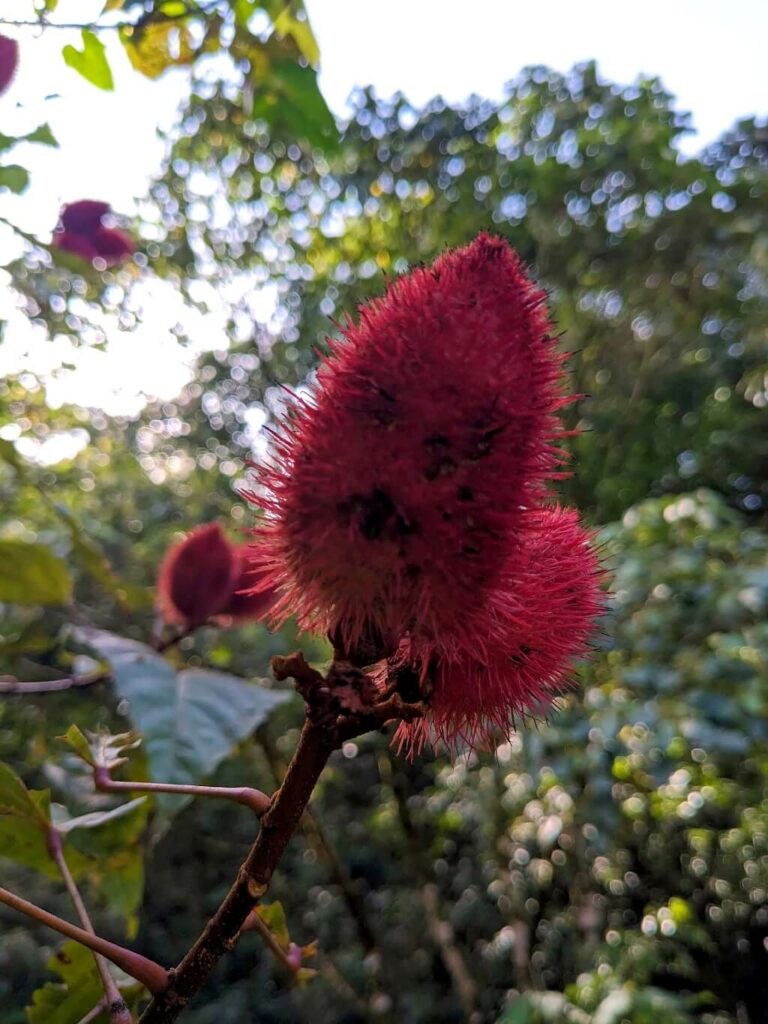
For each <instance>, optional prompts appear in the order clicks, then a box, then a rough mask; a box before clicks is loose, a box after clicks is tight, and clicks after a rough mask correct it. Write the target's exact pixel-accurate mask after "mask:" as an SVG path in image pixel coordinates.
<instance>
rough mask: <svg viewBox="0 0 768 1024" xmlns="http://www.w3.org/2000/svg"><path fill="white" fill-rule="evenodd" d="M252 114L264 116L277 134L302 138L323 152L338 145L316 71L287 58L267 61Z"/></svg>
mask: <svg viewBox="0 0 768 1024" xmlns="http://www.w3.org/2000/svg"><path fill="white" fill-rule="evenodd" d="M253 114H254V117H260V118H264V120H265V121H267V123H268V124H269V125H270V128H271V129H272V132H273V133H274V134H276V135H278V136H289V137H292V138H299V139H305V140H306V141H307V142H309V143H310V144H311V145H313V146H318V147H319V148H321V149H324V150H326V151H329V150H333V149H335V148H337V146H338V139H339V133H338V128H337V127H336V121H335V120H334V117H333V114H332V113H331V111H330V110H329V109H328V104H327V103H326V102H325V99H324V98H323V94H322V93H321V92H320V87H319V86H318V84H317V73H316V72H315V71H314V70H313V69H312V68H309V67H307V68H303V67H301V66H300V65H299V64H297V63H296V62H295V61H293V60H290V59H289V58H286V57H276V58H273V59H272V60H271V61H270V65H269V74H268V76H267V78H266V80H265V81H264V82H263V83H262V82H257V84H256V95H255V97H254V103H253Z"/></svg>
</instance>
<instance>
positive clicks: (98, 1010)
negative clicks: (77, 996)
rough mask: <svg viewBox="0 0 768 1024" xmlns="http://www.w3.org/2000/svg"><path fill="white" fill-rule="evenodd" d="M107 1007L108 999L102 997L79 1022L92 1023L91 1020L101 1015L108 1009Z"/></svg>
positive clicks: (79, 1023)
mask: <svg viewBox="0 0 768 1024" xmlns="http://www.w3.org/2000/svg"><path fill="white" fill-rule="evenodd" d="M106 1008H107V1003H106V1000H105V999H102V1000H101V1001H100V1002H98V1003H96V1005H95V1006H94V1008H93V1009H92V1010H91V1011H90V1012H89V1013H86V1015H85V1016H84V1017H81V1018H80V1020H79V1021H78V1022H77V1024H91V1021H94V1020H96V1018H97V1017H100V1016H101V1015H102V1013H103V1012H104V1011H105V1010H106Z"/></svg>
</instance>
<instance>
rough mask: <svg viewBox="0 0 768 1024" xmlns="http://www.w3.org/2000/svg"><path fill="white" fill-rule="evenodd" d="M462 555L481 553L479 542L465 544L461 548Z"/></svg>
mask: <svg viewBox="0 0 768 1024" xmlns="http://www.w3.org/2000/svg"><path fill="white" fill-rule="evenodd" d="M461 553H462V555H479V554H480V548H479V547H478V546H477V544H465V545H464V546H463V547H462V549H461Z"/></svg>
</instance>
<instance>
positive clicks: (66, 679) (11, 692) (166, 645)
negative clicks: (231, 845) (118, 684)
mask: <svg viewBox="0 0 768 1024" xmlns="http://www.w3.org/2000/svg"><path fill="white" fill-rule="evenodd" d="M0 220H2V218H0ZM192 632H194V630H192V629H183V630H181V631H180V632H178V633H176V634H174V635H173V636H171V637H168V639H166V640H158V641H157V642H156V643H155V644H154V645H153V646H154V649H155V650H156V651H157V653H158V654H162V653H163V652H165V651H167V650H170V648H171V647H175V646H176V644H178V643H179V642H180V641H181V640H183V639H184V638H185V637H187V636H190V635H191V633H192ZM111 675H112V673H111V672H105V671H104V670H103V669H99V670H98V671H97V672H88V673H84V674H83V675H73V676H62V678H61V679H43V680H40V681H34V682H21V681H20V680H18V679H15V678H14V677H12V676H0V696H8V697H20V696H30V695H31V694H35V693H59V692H61V691H62V690H84V689H86V687H89V686H95V684H96V683H105V682H107V680H109V679H110V678H111Z"/></svg>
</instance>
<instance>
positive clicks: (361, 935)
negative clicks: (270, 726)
mask: <svg viewBox="0 0 768 1024" xmlns="http://www.w3.org/2000/svg"><path fill="white" fill-rule="evenodd" d="M258 739H259V743H260V744H261V749H262V750H263V752H264V756H265V757H266V759H267V764H268V765H269V768H270V771H271V772H272V775H273V776H274V779H275V782H277V784H278V785H279V784H280V780H281V779H282V777H283V776H284V775H285V764H284V762H283V761H282V758H281V757H280V755H279V753H278V751H277V749H276V748H275V744H274V743H273V741H272V738H271V736H270V735H269V732H268V730H267V728H262V729H261V730H260V731H259V733H258ZM301 824H302V829H303V831H304V834H305V835H306V837H307V839H308V840H309V843H310V845H311V846H312V848H313V849H314V851H315V853H316V854H317V855H318V856H319V857H320V859H321V860H323V861H325V863H326V865H327V867H328V869H329V870H330V873H331V877H332V879H333V881H334V882H335V883H336V885H338V887H339V889H340V890H341V894H342V896H343V898H344V902H345V903H346V905H347V909H348V911H349V915H350V917H351V918H352V920H353V922H354V924H355V929H356V931H357V936H358V939H359V940H360V944H361V946H362V947H363V949H364V950H365V951H366V953H372V952H373V951H374V950H376V949H377V942H376V936H375V935H374V933H373V928H372V926H371V923H370V921H369V920H368V913H367V911H366V908H365V903H364V901H363V898H362V896H361V895H360V893H359V892H358V891H357V889H356V888H355V885H354V882H353V881H352V877H351V876H350V874H349V871H348V870H347V866H346V864H344V863H343V862H342V861H341V859H340V857H339V855H338V853H337V852H336V849H335V847H334V846H333V844H332V842H331V840H330V838H329V837H328V835H327V833H326V831H325V829H324V828H323V826H322V825H321V823H320V821H318V819H317V816H316V815H315V814H314V812H313V811H312V808H311V807H307V809H306V810H305V811H304V817H303V818H302V822H301Z"/></svg>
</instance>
